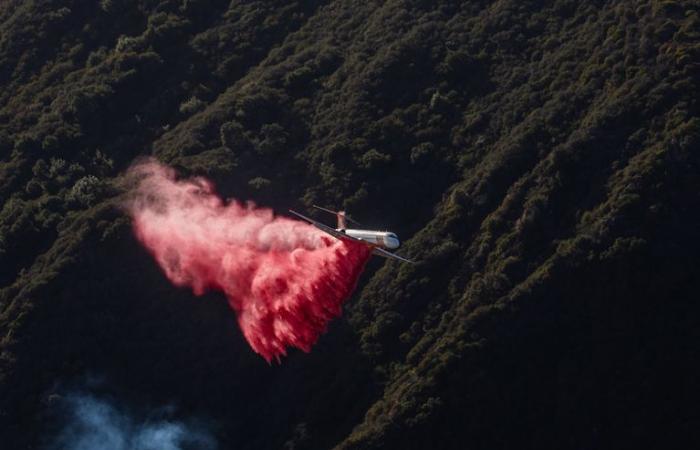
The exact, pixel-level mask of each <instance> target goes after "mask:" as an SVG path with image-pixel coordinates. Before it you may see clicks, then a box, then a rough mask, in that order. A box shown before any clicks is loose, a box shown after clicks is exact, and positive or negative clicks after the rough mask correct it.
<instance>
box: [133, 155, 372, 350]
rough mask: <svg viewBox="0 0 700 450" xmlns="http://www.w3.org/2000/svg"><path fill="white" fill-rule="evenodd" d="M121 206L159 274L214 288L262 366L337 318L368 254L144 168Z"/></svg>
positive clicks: (136, 171) (164, 171) (160, 169)
mask: <svg viewBox="0 0 700 450" xmlns="http://www.w3.org/2000/svg"><path fill="white" fill-rule="evenodd" d="M129 176H131V177H135V179H136V180H137V184H136V187H135V188H134V190H133V191H132V195H131V197H130V198H129V200H128V201H127V203H126V209H127V211H128V212H129V214H130V215H131V217H132V219H133V227H134V232H135V234H136V237H137V238H138V240H139V241H141V243H143V245H144V246H145V247H146V248H147V249H148V250H149V251H150V252H151V253H152V254H153V256H154V257H155V259H156V261H158V264H159V265H160V267H161V268H162V269H163V271H164V272H165V275H166V276H167V277H168V278H169V279H170V281H172V282H173V283H174V284H175V285H177V286H189V287H191V288H192V290H193V291H194V293H195V294H196V295H202V294H203V293H204V292H206V291H207V290H210V289H213V290H220V291H223V292H224V294H226V297H227V298H228V301H229V304H230V305H231V307H232V308H233V309H234V310H235V311H236V314H237V317H238V324H239V325H240V327H241V330H242V331H243V335H244V336H245V338H246V339H247V340H248V343H249V344H250V346H251V347H252V348H253V350H255V351H256V352H257V353H259V354H260V355H262V357H263V358H265V359H266V360H267V361H268V362H270V361H271V360H272V359H273V358H276V359H277V360H278V361H279V358H280V356H281V355H286V349H287V347H296V348H300V349H301V350H303V351H305V352H308V351H309V350H310V349H311V346H312V345H313V344H314V343H315V342H316V340H317V339H318V337H319V335H320V334H321V333H323V332H324V331H325V330H326V325H327V324H328V322H329V321H330V320H331V319H333V318H335V317H338V316H339V315H340V314H341V310H342V304H343V302H344V301H345V300H346V299H347V298H348V297H349V296H350V294H351V293H352V291H353V289H354V288H355V285H356V283H357V279H358V278H359V276H360V274H361V273H362V270H363V269H364V266H365V264H366V263H367V260H368V259H369V258H370V255H371V249H370V248H368V247H367V246H365V245H362V244H355V243H351V242H345V241H340V240H338V239H336V238H334V237H332V236H329V235H327V234H325V233H323V232H322V231H321V230H318V229H317V228H315V227H313V226H312V225H310V224H307V223H305V222H300V221H298V220H293V219H290V218H286V217H275V216H274V214H273V213H272V210H270V209H267V208H258V207H256V206H255V205H254V204H252V203H247V204H243V203H240V202H238V201H235V200H229V201H223V200H222V199H221V198H220V197H219V196H217V195H216V193H215V191H214V186H213V185H212V183H211V182H210V181H208V180H206V179H204V178H193V179H188V180H178V179H176V174H175V171H174V170H173V169H170V168H168V167H166V166H163V165H161V164H159V163H157V162H155V161H152V160H149V161H147V162H142V163H140V164H137V165H136V166H133V167H132V168H131V169H130V170H129Z"/></svg>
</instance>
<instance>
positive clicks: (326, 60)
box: [0, 0, 700, 449]
mask: <svg viewBox="0 0 700 450" xmlns="http://www.w3.org/2000/svg"><path fill="white" fill-rule="evenodd" d="M698 14H699V13H698V10H697V4H696V3H695V2H693V1H680V0H679V1H675V0H672V1H659V0H650V1H639V2H626V1H622V0H610V1H593V0H585V1H578V2H576V1H569V0H555V1H549V2H541V1H514V0H513V1H511V0H502V1H497V2H482V1H464V2H454V1H447V0H438V1H433V2H427V1H420V0H389V1H386V2H374V1H366V2H360V1H351V0H324V1H318V2H296V1H287V0H276V1H270V2H262V1H246V2H241V1H235V0H234V1H231V2H229V1H218V0H184V1H175V0H161V1H155V0H154V1H151V0H101V1H100V2H95V3H94V4H93V3H92V2H78V1H76V0H23V1H20V0H8V1H5V2H3V3H0V86H1V87H2V89H0V203H1V210H0V332H1V335H2V341H1V343H0V345H1V348H0V441H1V442H2V443H3V444H2V445H1V446H2V448H3V449H5V448H7V449H26V448H45V447H47V445H49V444H48V443H49V442H50V441H51V439H52V437H51V436H52V435H53V434H55V433H56V430H57V429H58V428H59V427H60V426H61V425H60V422H61V421H60V416H61V413H60V411H59V409H60V408H59V407H58V406H57V405H60V404H61V397H62V396H63V392H64V390H65V389H66V388H65V387H66V386H70V385H73V384H80V383H81V381H80V380H82V379H85V378H86V377H93V376H97V377H100V378H102V379H104V380H106V382H105V383H106V384H107V385H108V386H109V388H108V390H109V391H110V392H111V395H113V396H116V397H118V398H120V399H121V401H123V402H125V403H127V404H129V405H132V407H133V408H136V409H148V408H152V407H153V405H166V404H172V405H176V406H177V410H178V411H179V412H178V413H177V414H181V415H182V416H189V415H197V416H202V417H206V418H207V420H209V421H211V422H212V423H214V424H215V425H214V428H215V431H214V433H215V435H216V439H217V441H218V445H219V447H220V448H223V449H229V448H231V449H234V448H235V449H267V448H269V449H278V448H287V449H302V448H313V449H318V448H338V449H366V448H377V449H379V448H416V449H423V448H437V449H440V448H444V449H448V448H450V449H451V448H477V449H493V448H516V447H517V448H620V447H634V446H636V447H641V448H651V447H663V448H668V447H674V446H679V445H681V443H686V442H688V440H689V439H693V440H694V441H695V442H698V441H700V439H699V438H700V436H699V433H698V431H697V430H698V429H700V413H698V411H697V407H696V404H697V401H698V400H700V396H698V389H697V387H696V379H697V378H698V376H700V370H699V369H700V367H699V366H698V344H697V342H698V339H700V318H699V317H700V316H699V314H698V313H699V312H700V308H699V307H698V305H697V297H698V292H700V285H699V284H700V277H698V275H699V270H698V267H699V265H698V257H697V255H698V254H700V239H698V237H697V235H698V230H699V229H700V220H699V218H700V215H699V213H698V205H699V204H700V158H698V150H699V149H700V117H699V116H698V96H697V92H698V90H699V87H700V86H699V85H698V81H699V80H700V39H699V32H698V30H700V17H699V15H698ZM144 155H153V156H155V157H156V158H158V159H159V160H161V161H163V162H165V163H167V164H169V165H172V166H174V167H176V168H177V169H178V170H179V171H180V172H181V173H182V174H183V175H185V176H187V175H204V176H207V177H208V178H210V179H211V180H212V181H213V182H214V183H215V184H216V186H217V189H218V191H219V192H220V193H221V195H222V196H224V197H235V198H237V199H242V200H252V201H255V202H256V203H258V204H261V205H266V206H270V207H272V208H274V209H275V210H276V211H277V212H278V213H280V214H284V213H285V211H286V210H287V209H288V208H290V207H292V208H295V209H298V210H304V211H307V210H308V207H309V206H310V205H312V204H321V205H324V206H327V207H331V208H338V209H340V208H344V209H347V210H348V211H350V213H351V215H352V216H353V217H355V218H357V219H359V220H361V221H362V222H363V224H365V225H367V226H370V227H376V228H383V227H388V228H391V229H392V230H393V231H395V232H396V233H397V234H398V235H399V236H401V237H402V238H403V240H404V245H403V247H402V253H403V254H404V255H407V256H410V257H411V258H414V259H416V260H418V261H419V262H418V264H415V265H406V264H399V263H396V262H390V261H385V260H379V259H375V260H373V261H372V262H371V263H370V264H369V266H368V268H367V270H366V272H365V274H364V275H363V277H362V279H361V281H360V285H359V286H358V289H357V291H356V293H355V295H354V296H353V297H352V298H351V299H350V300H349V301H348V302H347V304H346V308H345V314H344V316H343V317H342V318H340V319H338V320H336V321H335V322H333V323H332V325H331V327H330V329H329V331H328V333H327V334H326V335H324V336H323V337H322V338H321V340H320V341H319V343H318V344H317V345H316V346H315V348H314V349H313V350H312V352H311V353H309V354H306V353H302V352H292V354H290V355H289V356H288V357H287V358H286V359H284V360H283V361H282V363H281V364H279V365H268V364H267V363H266V362H265V361H264V360H263V359H261V358H260V357H259V356H257V355H255V354H254V353H253V352H251V351H250V349H249V348H248V346H247V345H246V343H245V341H244V340H243V337H242V336H241V333H240V331H239V330H238V327H237V325H236V321H235V316H234V314H233V312H232V311H230V309H229V308H228V306H227V304H226V301H225V299H224V298H223V296H222V295H220V294H215V293H212V294H207V295H205V296H204V297H201V298H200V297H195V296H193V295H192V294H191V292H189V291H187V290H181V289H177V288H175V287H173V286H171V285H170V284H169V283H168V281H167V280H166V279H165V278H164V276H163V274H162V273H161V272H160V270H159V269H158V267H157V266H156V265H155V263H154V262H153V260H152V259H151V258H150V256H149V255H148V254H147V252H146V251H145V250H144V249H143V248H142V247H141V246H140V245H139V244H138V242H137V241H136V239H135V238H134V237H133V234H132V231H131V228H130V224H129V220H128V218H127V217H126V216H125V214H124V213H123V211H122V210H121V209H120V207H119V205H120V201H121V200H120V199H121V198H122V196H123V195H124V182H123V174H124V173H125V171H126V169H127V168H128V167H129V166H130V165H131V164H132V162H133V161H134V160H135V159H137V158H138V157H140V156H144ZM321 217H322V216H318V218H319V219H320V218H321Z"/></svg>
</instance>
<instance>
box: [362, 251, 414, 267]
mask: <svg viewBox="0 0 700 450" xmlns="http://www.w3.org/2000/svg"><path fill="white" fill-rule="evenodd" d="M372 253H374V254H375V255H377V256H382V257H384V258H391V259H398V260H399V261H403V262H407V263H411V264H415V263H416V262H415V261H411V260H410V259H406V258H403V257H401V256H399V255H396V254H394V253H391V252H388V251H386V250H384V249H383V248H379V247H374V250H373V251H372Z"/></svg>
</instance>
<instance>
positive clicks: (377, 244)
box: [289, 205, 415, 264]
mask: <svg viewBox="0 0 700 450" xmlns="http://www.w3.org/2000/svg"><path fill="white" fill-rule="evenodd" d="M313 207H314V208H316V209H320V210H321V211H325V212H327V213H331V214H335V216H336V218H337V219H338V226H337V228H333V227H329V226H328V225H325V224H323V223H321V222H318V221H316V220H314V219H311V218H309V217H306V216H305V215H303V214H299V213H298V212H296V211H294V210H291V209H290V210H289V212H290V213H292V214H294V215H295V216H297V217H300V218H301V219H304V220H306V221H307V222H310V223H311V224H312V225H313V226H315V227H316V228H318V229H319V230H321V231H325V232H326V233H328V234H330V235H331V236H333V237H335V238H336V239H341V240H346V241H355V242H362V243H363V244H365V245H368V246H370V247H372V253H373V254H374V255H377V256H382V257H384V258H391V259H398V260H399V261H403V262H407V263H411V264H414V263H415V262H414V261H411V260H410V259H406V258H403V257H401V256H399V255H396V254H394V253H391V252H389V251H387V250H385V249H387V248H388V249H391V250H393V249H395V248H399V245H401V243H400V242H399V238H398V236H396V234H394V233H392V232H390V231H374V230H356V229H351V228H347V226H346V221H347V222H351V223H354V224H355V225H360V224H359V223H358V222H356V221H354V220H352V219H351V218H349V217H347V216H346V215H345V211H332V210H330V209H326V208H321V207H320V206H316V205H313Z"/></svg>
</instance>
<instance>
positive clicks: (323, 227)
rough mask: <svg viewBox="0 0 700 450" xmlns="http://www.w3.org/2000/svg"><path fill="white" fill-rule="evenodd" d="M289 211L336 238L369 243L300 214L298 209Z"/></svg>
mask: <svg viewBox="0 0 700 450" xmlns="http://www.w3.org/2000/svg"><path fill="white" fill-rule="evenodd" d="M289 212H290V213H292V214H294V215H295V216H297V217H299V218H301V219H304V220H306V221H307V222H309V223H311V224H312V225H313V226H315V227H316V228H318V229H319V230H321V231H325V232H326V233H328V234H330V235H331V236H333V237H335V238H338V239H341V240H344V241H355V242H362V243H363V244H365V245H366V244H367V243H366V242H365V241H362V240H360V239H356V238H354V237H352V236H348V235H347V234H345V233H341V232H340V231H338V230H336V229H335V228H332V227H329V226H328V225H326V224H324V223H321V222H318V221H316V220H314V219H312V218H310V217H306V216H305V215H303V214H299V213H298V212H296V211H293V210H291V209H290V210H289Z"/></svg>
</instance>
